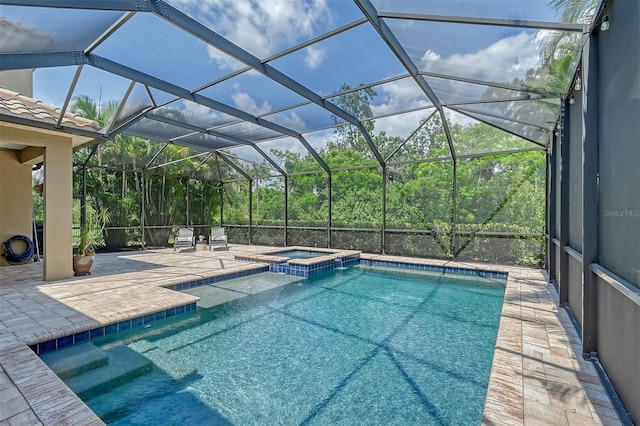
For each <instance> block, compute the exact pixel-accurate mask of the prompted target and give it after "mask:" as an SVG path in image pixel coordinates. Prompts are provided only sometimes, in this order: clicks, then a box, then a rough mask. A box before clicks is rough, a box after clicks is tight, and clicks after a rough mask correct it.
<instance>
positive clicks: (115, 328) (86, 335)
mask: <svg viewBox="0 0 640 426" xmlns="http://www.w3.org/2000/svg"><path fill="white" fill-rule="evenodd" d="M268 270H269V267H268V266H266V265H265V266H264V267H262V268H255V269H251V270H247V271H240V272H234V273H233V274H228V275H220V276H217V277H211V278H204V279H201V280H197V281H191V282H187V283H181V284H176V285H174V286H170V287H167V288H169V289H171V290H177V291H179V290H185V289H188V288H193V287H198V286H201V285H206V284H212V283H217V282H220V281H225V280H230V279H233V278H240V277H246V276H248V275H254V274H259V273H261V272H266V271H268ZM195 310H196V303H195V302H193V303H190V304H188V305H184V306H178V307H176V308H171V309H167V310H165V311H160V312H156V313H153V314H148V315H144V316H141V317H136V318H132V319H128V320H124V321H120V322H118V323H116V324H109V325H105V326H104V327H98V328H94V329H92V330H87V331H82V332H80V333H76V334H74V335H72V336H64V337H60V338H58V339H53V340H48V341H46V342H42V343H38V344H35V345H31V346H29V347H30V348H31V350H33V351H34V352H35V353H36V354H38V355H40V354H43V353H46V352H51V351H55V350H56V349H62V348H66V347H67V346H71V345H75V344H76V343H82V342H86V341H88V340H91V339H95V338H97V337H101V336H106V335H108V334H112V333H117V332H119V331H125V330H129V329H131V328H137V327H142V326H144V325H147V324H150V323H152V322H153V321H158V320H161V319H165V318H169V317H173V316H175V315H179V314H184V313H185V312H190V311H195Z"/></svg>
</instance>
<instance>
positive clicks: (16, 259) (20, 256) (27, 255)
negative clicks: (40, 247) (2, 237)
mask: <svg viewBox="0 0 640 426" xmlns="http://www.w3.org/2000/svg"><path fill="white" fill-rule="evenodd" d="M16 241H24V243H25V244H26V245H27V248H26V250H24V251H23V252H22V253H16V252H15V251H14V250H13V243H14V242H16ZM2 245H3V247H4V254H3V256H4V257H5V258H6V259H7V262H8V263H10V264H12V265H22V264H23V263H27V262H29V261H30V260H31V259H32V258H33V250H34V246H33V241H31V238H29V237H27V236H24V235H14V236H13V237H11V238H9V239H8V240H7V241H5V242H4V243H3V244H2Z"/></svg>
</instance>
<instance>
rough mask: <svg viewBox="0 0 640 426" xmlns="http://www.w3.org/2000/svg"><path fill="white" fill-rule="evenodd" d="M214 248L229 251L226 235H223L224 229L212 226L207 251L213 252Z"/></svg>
mask: <svg viewBox="0 0 640 426" xmlns="http://www.w3.org/2000/svg"><path fill="white" fill-rule="evenodd" d="M216 247H224V248H225V250H229V247H228V246H227V234H225V233H224V228H221V227H216V226H214V227H212V228H211V235H210V236H209V251H211V249H212V248H213V250H215V248H216Z"/></svg>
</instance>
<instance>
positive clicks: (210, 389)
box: [43, 266, 504, 425]
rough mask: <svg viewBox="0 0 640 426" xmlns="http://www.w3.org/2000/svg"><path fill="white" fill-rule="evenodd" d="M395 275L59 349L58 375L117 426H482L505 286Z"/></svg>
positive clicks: (313, 282)
mask: <svg viewBox="0 0 640 426" xmlns="http://www.w3.org/2000/svg"><path fill="white" fill-rule="evenodd" d="M400 271H402V270H400ZM400 271H399V270H392V268H376V267H363V266H358V267H351V268H348V269H346V270H341V271H334V272H330V273H327V274H323V275H320V276H316V277H312V278H306V279H301V280H299V281H296V282H293V283H290V284H288V285H284V286H282V287H278V288H273V289H270V290H268V291H264V292H262V293H259V294H256V295H253V296H250V297H245V298H243V299H238V300H234V301H232V302H229V303H225V304H222V305H217V306H214V307H211V308H209V309H198V310H197V311H195V312H193V313H187V314H184V315H180V316H178V317H173V318H172V319H171V320H162V321H158V322H155V323H152V324H151V326H149V327H148V328H143V329H139V330H135V329H134V330H129V331H126V332H122V333H118V334H115V335H109V336H105V337H101V338H98V339H94V340H91V342H90V343H88V344H82V345H76V346H74V347H72V348H68V349H63V350H60V351H56V353H57V355H63V356H64V357H65V359H66V360H67V361H69V362H70V364H74V365H75V367H74V368H73V369H70V370H69V373H67V374H66V375H61V377H63V380H65V381H66V382H67V384H69V386H70V387H71V388H72V389H73V390H74V391H76V393H78V394H79V395H80V397H81V398H82V399H83V400H84V401H85V402H86V403H87V405H89V407H91V408H92V409H93V410H94V411H95V412H96V414H98V415H99V416H100V417H101V418H102V419H103V420H104V421H105V422H106V423H108V424H112V425H125V424H127V425H129V424H149V425H152V424H153V425H155V424H180V425H187V424H234V425H246V424H255V425H267V424H268V425H271V424H285V425H289V424H291V425H293V424H310V425H312V424H313V425H315V424H317V425H329V424H330V425H334V424H344V425H355V424H366V425H374V424H380V425H391V424H398V425H409V424H411V425H414V424H421V425H431V424H433V425H443V424H448V425H463V424H464V425H468V424H480V423H481V420H482V412H483V406H484V399H485V395H486V390H487V384H488V379H489V372H490V369H491V362H492V357H493V351H494V346H495V340H496V335H497V329H498V322H499V318H500V311H501V307H502V302H503V296H504V280H503V281H502V282H499V281H496V280H488V279H480V278H478V279H473V280H472V279H469V278H467V277H463V278H462V279H451V278H447V277H443V276H435V275H431V274H429V273H423V272H418V271H408V270H406V272H400ZM286 279H288V280H290V279H291V278H290V277H287V278H286ZM289 282H290V281H289ZM83 348H84V349H83ZM67 351H68V352H67ZM74 351H75V352H78V351H80V352H83V351H84V353H85V357H89V354H95V353H100V354H102V355H101V356H102V358H106V360H104V361H103V362H102V363H101V365H100V366H98V365H92V366H91V367H88V366H87V367H78V366H79V365H80V364H83V363H82V362H80V361H78V362H75V361H73V360H72V359H73V357H74V355H73V352H74ZM90 357H91V358H92V359H94V361H95V358H96V357H95V356H93V355H91V356H90ZM43 358H45V357H43ZM77 358H78V359H81V358H82V355H77ZM45 361H47V360H46V359H45ZM94 364H95V362H94ZM127 368H128V369H131V370H133V371H129V372H126V371H125V370H126V369H127ZM108 369H111V370H119V371H120V373H119V375H115V373H114V375H111V373H108V372H107V371H106V370H108ZM71 370H73V371H71ZM100 371H102V373H100ZM123 371H125V372H124V373H123Z"/></svg>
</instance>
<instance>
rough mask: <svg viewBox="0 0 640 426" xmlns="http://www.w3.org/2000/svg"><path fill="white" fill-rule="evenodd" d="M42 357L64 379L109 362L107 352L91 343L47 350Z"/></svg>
mask: <svg viewBox="0 0 640 426" xmlns="http://www.w3.org/2000/svg"><path fill="white" fill-rule="evenodd" d="M40 357H41V358H42V360H43V361H44V362H45V363H46V364H47V365H48V366H49V368H50V369H51V370H53V372H54V373H56V374H57V375H58V376H59V377H60V378H61V379H63V380H64V379H68V378H70V377H73V376H75V375H78V374H82V373H83V372H85V371H89V370H93V369H96V368H100V367H104V366H105V365H107V364H108V363H109V357H108V356H107V354H106V353H105V352H104V351H103V350H102V349H99V348H97V347H95V346H94V345H93V344H91V343H84V344H81V345H74V346H70V347H68V348H64V349H60V350H57V351H53V352H47V353H45V354H42V355H41V356H40Z"/></svg>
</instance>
